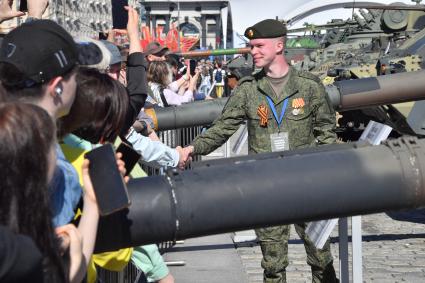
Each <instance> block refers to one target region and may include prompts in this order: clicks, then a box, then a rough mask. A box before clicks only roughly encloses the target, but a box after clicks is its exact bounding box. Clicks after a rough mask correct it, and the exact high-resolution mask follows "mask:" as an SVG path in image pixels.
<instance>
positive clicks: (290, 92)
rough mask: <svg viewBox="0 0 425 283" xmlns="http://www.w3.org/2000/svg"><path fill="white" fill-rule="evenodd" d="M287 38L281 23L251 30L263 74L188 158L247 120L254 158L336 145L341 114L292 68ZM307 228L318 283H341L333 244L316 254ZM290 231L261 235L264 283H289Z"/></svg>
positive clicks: (244, 85) (238, 93)
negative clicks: (338, 115)
mask: <svg viewBox="0 0 425 283" xmlns="http://www.w3.org/2000/svg"><path fill="white" fill-rule="evenodd" d="M285 35H286V26H285V25H283V24H282V23H281V22H279V21H276V20H265V21H261V22H259V23H257V24H256V25H254V26H252V27H250V28H248V29H247V30H246V32H245V36H246V37H248V38H249V39H250V46H251V54H252V56H253V58H254V63H255V65H256V66H257V67H261V68H262V70H261V71H260V72H258V73H257V74H255V75H253V76H250V77H245V78H243V79H242V80H240V81H239V86H238V87H237V88H236V90H235V92H234V95H233V96H232V97H230V98H229V101H228V102H227V104H226V106H225V107H224V109H223V113H222V115H221V117H220V118H218V119H217V120H216V121H215V122H214V124H213V126H212V127H211V128H210V129H208V131H206V132H205V133H203V134H202V135H200V136H198V137H197V138H196V139H195V140H194V141H193V143H192V145H191V146H188V147H187V148H185V151H186V153H187V154H189V153H190V154H202V155H205V154H208V153H210V152H212V151H214V150H215V149H217V148H218V147H219V146H221V145H222V144H223V143H225V142H226V140H227V139H228V138H229V137H230V136H231V135H232V134H233V133H234V132H235V131H236V130H237V129H238V128H239V125H240V124H241V123H243V121H244V120H247V121H248V148H249V153H250V154H256V153H262V152H270V151H281V150H290V149H297V148H305V147H312V146H315V145H316V144H329V143H333V142H335V140H336V135H335V132H334V129H335V112H334V110H333V109H332V107H331V106H330V103H329V101H328V98H327V95H326V93H325V90H324V87H323V85H322V84H321V83H320V81H319V79H318V78H316V77H315V76H313V75H311V74H310V73H306V72H299V71H296V70H295V69H293V68H292V67H290V66H289V65H288V64H287V63H286V60H285V57H284V56H283V52H284V42H285ZM282 170H285V168H282ZM305 174H308V172H305ZM258 189H259V190H261V188H258ZM283 193H284V191H283ZM312 193H314V192H312ZM305 228H306V224H305V223H299V224H296V225H295V229H296V231H297V233H298V235H299V236H300V237H301V239H302V240H303V242H304V246H305V250H306V252H307V256H308V259H307V263H308V264H309V265H310V266H311V269H312V275H313V282H337V279H336V275H335V270H334V268H333V259H332V255H331V252H330V246H329V241H328V242H327V243H326V245H325V246H324V248H323V249H322V250H319V249H316V248H315V246H314V244H313V243H312V242H311V241H310V239H309V238H308V236H307V235H306V234H305ZM289 231H290V226H289V225H283V226H276V227H268V228H261V229H257V230H256V234H257V237H258V239H259V241H260V246H261V251H262V253H263V260H262V262H261V266H262V267H263V268H264V282H270V283H271V282H286V274H285V269H286V267H287V266H288V257H287V255H288V239H289Z"/></svg>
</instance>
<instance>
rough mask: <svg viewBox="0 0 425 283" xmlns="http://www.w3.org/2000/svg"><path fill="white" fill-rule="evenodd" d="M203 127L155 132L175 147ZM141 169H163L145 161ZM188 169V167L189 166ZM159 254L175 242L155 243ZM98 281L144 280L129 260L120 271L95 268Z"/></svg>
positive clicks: (140, 282) (149, 172)
mask: <svg viewBox="0 0 425 283" xmlns="http://www.w3.org/2000/svg"><path fill="white" fill-rule="evenodd" d="M203 129H204V127H192V128H184V129H176V130H167V131H163V132H157V135H158V137H159V139H160V140H161V141H162V142H163V143H164V144H166V145H168V146H169V147H172V148H175V147H177V146H181V147H185V146H187V145H189V144H191V143H192V141H193V139H194V138H195V137H196V136H198V135H199V134H200V133H201V132H202V130H203ZM199 160H200V157H198V156H195V157H194V160H193V161H199ZM140 165H141V167H142V169H143V170H144V171H145V172H146V174H147V175H148V176H154V175H162V174H164V173H165V172H164V170H162V169H158V168H155V167H151V166H149V165H147V164H146V163H143V162H141V163H140ZM189 169H190V168H189ZM157 245H158V248H159V251H160V253H161V254H164V253H166V252H167V251H168V250H169V249H171V248H172V247H173V246H174V245H175V242H162V243H157ZM97 271H98V282H102V283H143V282H146V281H145V279H144V276H143V274H141V273H140V272H141V271H140V270H139V269H138V268H137V267H136V266H135V265H134V264H133V263H132V262H131V261H130V262H129V263H128V265H127V266H126V267H125V269H124V270H123V271H121V272H113V271H108V270H105V269H102V268H97Z"/></svg>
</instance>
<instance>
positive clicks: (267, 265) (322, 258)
mask: <svg viewBox="0 0 425 283" xmlns="http://www.w3.org/2000/svg"><path fill="white" fill-rule="evenodd" d="M306 227H307V224H306V223H299V224H295V230H296V231H297V234H298V235H299V236H300V238H301V239H302V240H303V242H304V248H305V251H306V253H307V263H308V264H309V265H310V266H311V272H312V277H313V278H312V282H314V283H317V282H326V283H333V282H338V279H337V278H336V275H335V270H334V267H333V259H332V254H331V250H330V245H329V240H328V241H327V242H326V244H325V246H324V247H323V249H321V250H320V249H317V248H316V247H315V246H314V244H313V243H312V242H311V241H310V239H309V238H308V236H307V235H306V234H305V228H306ZM289 232H290V226H289V225H283V226H274V227H267V228H260V229H256V230H255V233H256V234H257V238H258V240H259V242H260V246H261V252H262V253H263V259H262V261H261V267H262V268H263V269H264V276H263V278H264V282H265V283H283V282H286V271H285V269H286V267H287V266H288V263H289V262H288V240H289Z"/></svg>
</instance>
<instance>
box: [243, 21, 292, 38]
mask: <svg viewBox="0 0 425 283" xmlns="http://www.w3.org/2000/svg"><path fill="white" fill-rule="evenodd" d="M286 32H287V29H286V25H285V24H284V23H282V22H281V21H278V20H272V19H267V20H264V21H261V22H258V23H256V24H255V25H253V26H252V27H249V28H247V29H246V30H245V34H244V35H245V37H247V38H248V39H250V40H251V39H257V38H276V37H281V36H285V35H286Z"/></svg>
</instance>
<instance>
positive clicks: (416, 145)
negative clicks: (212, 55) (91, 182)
mask: <svg viewBox="0 0 425 283" xmlns="http://www.w3.org/2000/svg"><path fill="white" fill-rule="evenodd" d="M287 153H288V154H287V155H286V153H285V152H283V153H282V154H281V155H280V156H275V157H273V156H269V158H265V159H264V158H262V157H261V156H262V155H261V154H258V155H252V156H250V159H248V160H246V161H245V162H241V161H240V162H237V163H229V164H222V165H220V166H212V167H203V168H195V169H193V170H189V171H183V172H178V171H173V172H169V174H168V176H152V177H146V178H140V179H135V180H132V181H130V182H129V184H128V190H129V194H130V197H131V200H132V205H131V206H130V208H129V209H128V211H124V212H122V213H119V214H117V215H112V216H114V217H115V221H113V223H112V224H113V225H105V224H106V223H105V221H104V219H103V221H101V222H100V227H99V232H98V239H97V245H96V251H97V252H100V251H110V250H116V249H119V248H124V247H132V246H138V245H142V244H149V243H156V242H161V241H170V240H179V239H187V238H191V237H198V236H204V235H211V234H218V233H225V232H230V231H238V230H244V229H252V228H258V227H265V226H273V225H280V224H290V223H298V222H306V221H312V220H321V219H331V218H336V217H345V216H352V215H362V214H370V213H378V212H383V211H390V210H391V211H394V210H401V209H412V208H417V207H421V206H424V205H425V183H424V181H425V180H424V178H425V140H419V139H417V138H414V137H407V138H400V139H397V140H393V141H389V142H388V143H387V144H384V145H379V146H366V145H364V144H363V145H362V144H358V143H353V144H339V145H338V144H336V145H329V146H323V147H317V148H315V149H307V150H304V151H303V150H298V151H297V152H295V153H291V152H287ZM347 164H349V166H347ZM282 168H285V170H282ZM335 168H339V169H338V173H337V174H338V175H337V176H335V174H336V173H335ZM332 176H334V177H332Z"/></svg>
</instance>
